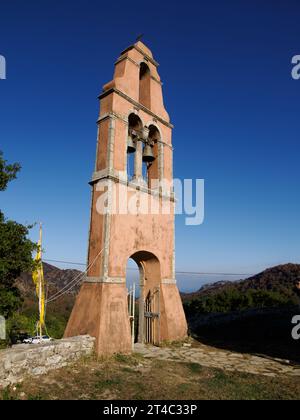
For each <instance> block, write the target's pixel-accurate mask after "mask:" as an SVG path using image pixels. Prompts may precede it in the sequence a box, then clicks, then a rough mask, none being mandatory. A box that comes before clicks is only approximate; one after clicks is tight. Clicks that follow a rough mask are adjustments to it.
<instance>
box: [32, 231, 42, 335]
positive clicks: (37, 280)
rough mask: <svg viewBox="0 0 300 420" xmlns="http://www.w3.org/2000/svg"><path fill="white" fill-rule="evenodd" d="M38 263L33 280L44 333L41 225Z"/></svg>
mask: <svg viewBox="0 0 300 420" xmlns="http://www.w3.org/2000/svg"><path fill="white" fill-rule="evenodd" d="M34 261H35V263H36V266H35V269H34V271H33V272H32V279H33V282H34V284H35V290H36V294H37V297H38V298H39V322H38V324H39V331H40V334H41V332H42V328H43V327H44V325H45V281H44V271H43V263H42V226H41V225H40V238H39V241H38V250H37V253H36V256H35V258H34Z"/></svg>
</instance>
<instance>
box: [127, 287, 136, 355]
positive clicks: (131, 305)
mask: <svg viewBox="0 0 300 420" xmlns="http://www.w3.org/2000/svg"><path fill="white" fill-rule="evenodd" d="M128 314H129V322H130V328H131V347H132V350H133V349H134V336H135V328H134V317H135V283H133V285H132V286H130V287H129V290H128Z"/></svg>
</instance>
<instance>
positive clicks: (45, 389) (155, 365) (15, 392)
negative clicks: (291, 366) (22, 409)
mask: <svg viewBox="0 0 300 420" xmlns="http://www.w3.org/2000/svg"><path fill="white" fill-rule="evenodd" d="M299 395H300V379H299V378H296V377H294V378H293V377H289V378H287V377H286V378H285V377H277V378H269V377H263V376H259V375H251V374H246V373H236V372H227V371H222V370H220V369H212V368H206V367H203V366H200V365H198V364H197V363H182V362H177V361H162V360H155V359H151V360H150V359H144V358H143V357H142V356H141V355H135V354H133V355H130V356H124V355H116V356H114V357H112V358H107V359H97V358H96V357H94V358H87V359H82V360H81V361H80V362H77V363H75V364H74V365H72V366H68V367H66V368H63V369H60V370H57V371H52V372H49V373H48V374H47V375H42V376H39V377H36V378H30V379H27V380H25V381H24V382H23V383H22V384H20V385H18V386H17V387H7V388H5V389H4V390H2V392H0V399H2V400H4V399H6V400H14V399H27V400H39V399H50V400H55V399H68V400H76V399H87V400H88V399H106V400H110V399H125V400H126V399H128V400H131V399H133V400H134V399H137V400H143V399H153V400H155V399H171V400H176V399H178V400H182V399H198V400H201V399H218V400H229V399H234V400H239V399H247V400H259V399H271V400H273V399H299Z"/></svg>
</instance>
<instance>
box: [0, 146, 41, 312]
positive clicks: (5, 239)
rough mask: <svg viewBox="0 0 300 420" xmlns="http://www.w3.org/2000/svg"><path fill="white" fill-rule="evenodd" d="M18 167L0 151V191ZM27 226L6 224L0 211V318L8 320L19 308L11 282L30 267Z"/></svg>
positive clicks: (18, 301) (19, 300) (29, 269)
mask: <svg viewBox="0 0 300 420" xmlns="http://www.w3.org/2000/svg"><path fill="white" fill-rule="evenodd" d="M20 168H21V167H20V165H19V164H18V163H14V164H7V163H6V161H5V160H4V159H3V153H2V152H1V151H0V191H4V190H5V189H6V188H7V184H8V183H9V181H11V180H13V179H15V178H16V176H17V173H18V171H19V170H20ZM30 227H31V226H23V225H21V224H19V223H17V222H14V221H12V220H6V219H5V217H4V214H3V213H2V212H1V210H0V315H3V316H5V317H6V318H7V317H10V316H11V315H12V313H13V312H14V311H16V310H17V309H18V308H19V307H20V306H21V304H22V298H21V295H20V292H19V290H18V289H17V288H16V287H15V286H14V283H15V280H16V278H17V277H19V276H20V274H21V273H22V272H23V271H31V270H32V268H33V265H34V262H33V259H32V252H33V251H34V250H35V249H36V244H34V243H33V242H31V241H30V240H29V239H28V237H27V235H28V232H29V229H30Z"/></svg>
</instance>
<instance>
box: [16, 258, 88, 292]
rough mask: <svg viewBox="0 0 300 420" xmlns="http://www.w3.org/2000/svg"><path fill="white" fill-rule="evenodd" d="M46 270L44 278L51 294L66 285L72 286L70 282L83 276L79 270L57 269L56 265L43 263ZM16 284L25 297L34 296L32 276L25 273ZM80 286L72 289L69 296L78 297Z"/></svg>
mask: <svg viewBox="0 0 300 420" xmlns="http://www.w3.org/2000/svg"><path fill="white" fill-rule="evenodd" d="M43 269H44V277H45V280H46V282H47V284H48V287H49V294H50V295H51V294H52V293H55V292H57V291H58V290H60V289H62V288H63V287H65V286H66V285H68V284H70V282H71V281H72V280H73V279H74V278H75V277H77V276H79V275H80V274H82V272H81V271H79V270H74V269H66V270H63V269H60V268H58V267H55V266H54V265H51V264H47V263H45V262H44V263H43ZM16 284H17V286H18V288H19V289H20V291H21V292H22V294H23V295H25V296H31V295H33V294H34V286H33V283H32V277H31V274H28V273H23V274H22V275H21V276H20V277H19V278H18V279H17V281H16ZM79 287H80V284H78V285H76V286H75V287H74V288H72V289H71V290H70V291H69V292H68V294H70V295H76V294H77V292H78V290H79Z"/></svg>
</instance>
